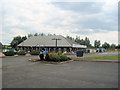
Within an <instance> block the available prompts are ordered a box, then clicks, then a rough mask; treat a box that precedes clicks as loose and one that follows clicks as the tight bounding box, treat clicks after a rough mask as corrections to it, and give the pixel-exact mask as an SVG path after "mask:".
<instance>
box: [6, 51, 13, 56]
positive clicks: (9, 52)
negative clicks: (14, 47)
mask: <svg viewBox="0 0 120 90" xmlns="http://www.w3.org/2000/svg"><path fill="white" fill-rule="evenodd" d="M4 54H5V55H6V56H14V55H15V53H14V51H7V52H5V53H4Z"/></svg>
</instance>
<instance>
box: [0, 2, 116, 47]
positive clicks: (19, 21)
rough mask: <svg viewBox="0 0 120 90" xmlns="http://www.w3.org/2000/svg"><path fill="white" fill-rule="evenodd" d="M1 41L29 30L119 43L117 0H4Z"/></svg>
mask: <svg viewBox="0 0 120 90" xmlns="http://www.w3.org/2000/svg"><path fill="white" fill-rule="evenodd" d="M0 2H1V5H0V27H1V28H0V29H1V30H0V37H1V38H0V41H1V42H2V43H3V44H9V43H10V42H11V41H12V39H13V37H15V36H18V35H20V36H25V35H28V34H29V33H45V34H48V33H51V34H57V35H63V36H66V35H69V36H72V37H74V38H75V37H76V35H78V36H80V38H81V39H84V38H85V37H88V38H89V39H90V41H91V44H92V45H93V44H94V40H100V41H101V44H103V43H104V42H108V43H110V44H112V43H114V44H117V43H118V0H102V1H98V0H92V2H91V0H86V1H85V0H84V2H83V1H82V0H73V1H72V0H70V1H68V0H64V1H60V0H54V1H53V0H44V1H43V0H42V1H41V0H1V1H0Z"/></svg>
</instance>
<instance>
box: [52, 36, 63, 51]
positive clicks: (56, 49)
mask: <svg viewBox="0 0 120 90" xmlns="http://www.w3.org/2000/svg"><path fill="white" fill-rule="evenodd" d="M52 40H56V53H57V40H61V39H59V38H53V39H52Z"/></svg>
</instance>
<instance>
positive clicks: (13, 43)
mask: <svg viewBox="0 0 120 90" xmlns="http://www.w3.org/2000/svg"><path fill="white" fill-rule="evenodd" d="M26 39H27V37H26V36H23V37H21V36H16V37H14V38H13V40H12V41H11V46H12V48H16V47H17V45H18V44H20V43H21V42H23V41H24V40H26Z"/></svg>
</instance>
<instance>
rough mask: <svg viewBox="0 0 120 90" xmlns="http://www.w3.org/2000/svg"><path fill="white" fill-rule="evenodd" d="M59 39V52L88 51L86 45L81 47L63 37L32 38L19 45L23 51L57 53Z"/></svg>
mask: <svg viewBox="0 0 120 90" xmlns="http://www.w3.org/2000/svg"><path fill="white" fill-rule="evenodd" d="M56 39H57V51H61V52H64V51H67V52H75V51H77V50H81V49H86V48H87V47H86V46H85V45H80V44H78V43H76V42H74V41H73V40H70V39H68V38H65V37H64V36H61V35H52V36H32V37H30V38H28V39H27V40H25V41H23V42H22V43H20V44H19V45H18V47H19V49H22V50H30V51H31V50H43V49H44V50H47V51H49V52H55V50H56Z"/></svg>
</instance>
